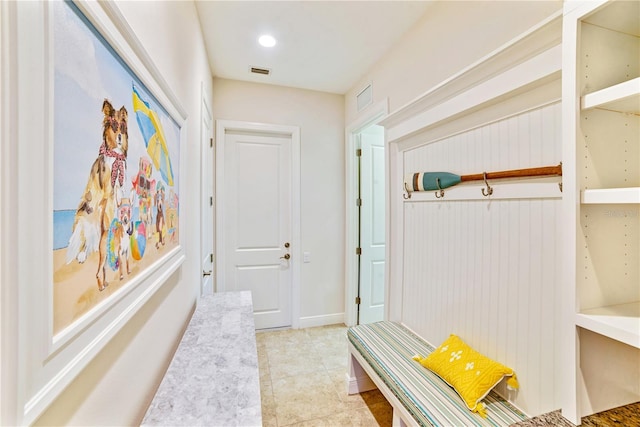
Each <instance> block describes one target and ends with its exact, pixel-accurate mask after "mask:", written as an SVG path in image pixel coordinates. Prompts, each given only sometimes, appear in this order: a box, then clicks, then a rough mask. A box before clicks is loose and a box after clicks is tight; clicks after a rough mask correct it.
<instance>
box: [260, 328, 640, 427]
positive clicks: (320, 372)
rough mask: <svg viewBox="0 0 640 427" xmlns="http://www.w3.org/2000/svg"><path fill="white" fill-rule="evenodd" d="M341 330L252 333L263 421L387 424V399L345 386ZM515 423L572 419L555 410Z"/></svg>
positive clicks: (565, 425) (637, 407)
mask: <svg viewBox="0 0 640 427" xmlns="http://www.w3.org/2000/svg"><path fill="white" fill-rule="evenodd" d="M346 331H347V328H346V326H344V325H331V326H322V327H318V328H308V329H287V330H282V331H268V332H261V331H259V332H257V333H256V343H257V345H258V363H259V368H260V394H261V397H262V425H263V426H264V427H280V426H295V427H300V426H303V427H334V426H335V427H347V426H363V427H365V426H366V427H373V426H385V427H386V426H391V424H392V409H391V405H389V403H388V402H387V401H386V400H385V398H384V396H383V395H382V394H381V393H380V392H379V391H378V390H372V391H368V392H366V393H360V394H355V395H351V396H349V395H348V394H347V392H346V384H345V378H346V372H347V336H346ZM639 414H640V402H638V403H636V404H632V405H628V406H626V407H622V408H616V409H614V410H611V411H606V412H602V413H600V414H594V415H591V416H589V417H584V418H583V419H582V425H583V426H594V427H613V426H618V425H625V426H640V416H639ZM621 423H622V424H621ZM515 426H518V427H519V426H523V427H534V426H535V427H539V426H544V427H548V426H554V427H570V426H572V424H571V423H569V422H568V421H567V420H565V419H564V418H562V417H561V416H560V413H559V411H555V412H551V413H548V414H543V415H540V416H538V417H534V418H532V419H530V420H527V421H523V422H522V423H518V424H517V425H515Z"/></svg>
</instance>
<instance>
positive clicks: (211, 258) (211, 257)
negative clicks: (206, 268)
mask: <svg viewBox="0 0 640 427" xmlns="http://www.w3.org/2000/svg"><path fill="white" fill-rule="evenodd" d="M209 262H211V264H213V254H209Z"/></svg>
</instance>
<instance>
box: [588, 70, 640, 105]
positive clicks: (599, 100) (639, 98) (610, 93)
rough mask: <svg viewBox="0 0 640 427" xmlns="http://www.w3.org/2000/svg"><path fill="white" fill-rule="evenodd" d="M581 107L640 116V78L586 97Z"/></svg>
mask: <svg viewBox="0 0 640 427" xmlns="http://www.w3.org/2000/svg"><path fill="white" fill-rule="evenodd" d="M581 107H582V109H583V110H587V109H590V108H601V109H605V110H612V111H618V112H621V113H631V114H640V77H636V78H635V79H633V80H628V81H626V82H623V83H620V84H617V85H614V86H611V87H607V88H604V89H602V90H599V91H596V92H593V93H589V94H587V95H584V96H583V97H582V100H581Z"/></svg>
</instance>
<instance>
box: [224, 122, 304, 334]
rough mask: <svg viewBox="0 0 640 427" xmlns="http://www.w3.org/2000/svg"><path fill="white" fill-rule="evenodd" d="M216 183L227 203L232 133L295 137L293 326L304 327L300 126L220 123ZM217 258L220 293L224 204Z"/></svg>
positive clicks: (292, 171) (292, 199) (293, 160)
mask: <svg viewBox="0 0 640 427" xmlns="http://www.w3.org/2000/svg"><path fill="white" fill-rule="evenodd" d="M215 126H216V129H215V134H216V138H215V140H216V144H215V145H216V161H215V164H216V174H215V175H216V183H215V192H216V199H217V200H219V201H220V200H225V190H226V187H227V185H226V178H225V167H224V166H225V158H224V145H225V144H224V142H225V135H226V133H227V132H228V131H234V132H245V133H258V134H263V135H273V136H286V137H290V138H291V233H292V236H291V251H290V253H291V258H292V262H291V263H290V265H291V317H292V319H291V327H292V328H294V329H297V328H298V327H299V324H300V271H301V262H302V248H301V238H300V128H299V127H298V126H285V125H273V124H267V123H255V122H243V121H236V120H216V123H215ZM215 215H216V226H215V230H216V231H215V235H216V245H215V250H216V257H215V270H216V272H217V275H216V277H215V286H216V290H217V291H218V292H224V291H225V290H226V288H225V273H226V272H225V267H224V265H225V257H226V255H225V251H224V248H225V243H226V242H225V236H224V233H223V230H224V226H225V224H226V219H225V217H224V207H223V206H222V203H216V210H215Z"/></svg>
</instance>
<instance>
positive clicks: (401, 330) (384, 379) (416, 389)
mask: <svg viewBox="0 0 640 427" xmlns="http://www.w3.org/2000/svg"><path fill="white" fill-rule="evenodd" d="M347 337H348V341H349V373H348V375H349V378H348V392H349V394H354V393H360V392H363V391H367V390H373V389H375V388H378V389H379V390H380V391H381V392H382V394H383V395H384V396H385V397H386V399H387V400H388V401H389V403H390V404H391V406H392V407H393V425H394V427H395V426H414V425H416V426H417V425H419V426H447V427H448V426H457V427H461V426H494V427H495V426H508V425H511V424H514V423H517V422H519V421H522V420H524V419H526V418H527V416H526V415H525V414H524V413H522V412H521V411H520V410H518V409H517V408H516V407H514V406H513V405H511V404H510V403H509V402H507V401H506V400H505V399H504V398H502V397H501V396H500V395H498V394H497V393H495V392H494V391H492V392H491V393H489V394H488V395H487V397H485V399H484V404H485V406H486V410H487V418H482V417H481V416H480V415H478V414H475V413H472V412H471V411H470V410H469V409H467V407H466V406H465V404H464V402H463V400H462V399H461V398H460V397H459V396H458V395H457V394H456V392H455V391H454V390H453V388H451V387H450V386H449V385H448V384H447V383H445V382H444V381H443V380H442V379H440V377H438V376H437V375H435V374H434V373H432V372H431V371H429V370H427V369H425V368H424V367H422V366H421V365H420V364H419V363H418V362H416V361H414V360H413V359H412V357H413V356H414V355H415V354H422V355H425V356H426V355H428V354H429V353H431V352H432V351H433V350H434V347H433V346H431V345H430V344H429V343H427V342H425V341H424V340H422V339H421V338H420V337H418V336H417V335H415V334H414V333H413V332H411V331H409V330H408V329H406V328H405V327H403V326H402V325H400V324H398V323H394V322H386V321H385V322H377V323H373V324H368V325H358V326H354V327H351V328H349V329H348V331H347Z"/></svg>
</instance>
